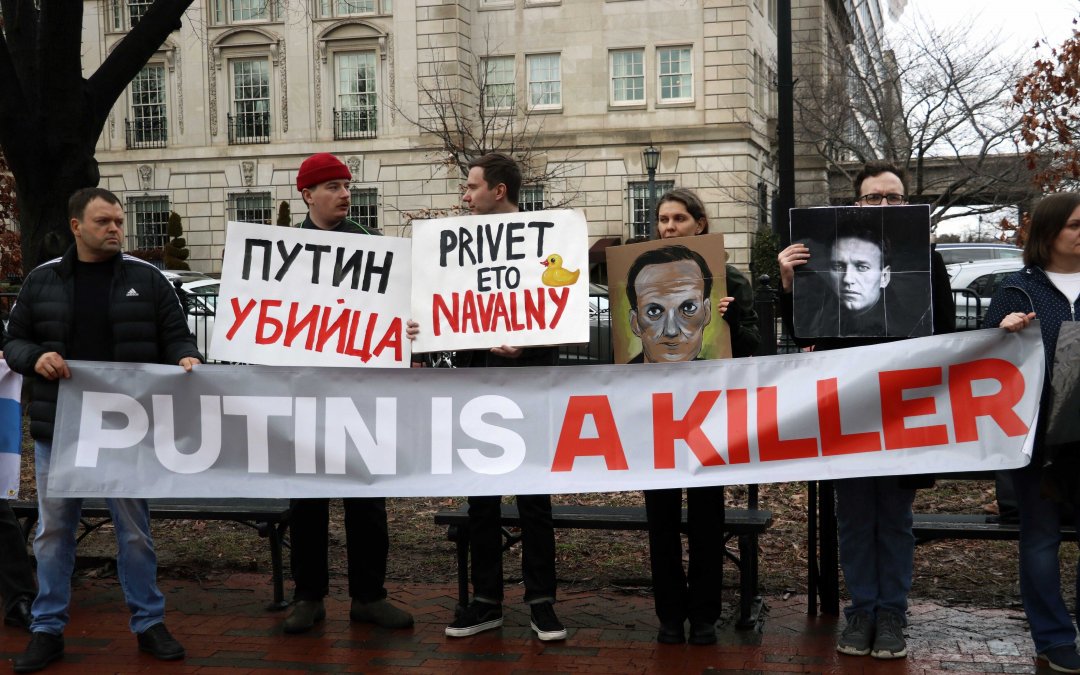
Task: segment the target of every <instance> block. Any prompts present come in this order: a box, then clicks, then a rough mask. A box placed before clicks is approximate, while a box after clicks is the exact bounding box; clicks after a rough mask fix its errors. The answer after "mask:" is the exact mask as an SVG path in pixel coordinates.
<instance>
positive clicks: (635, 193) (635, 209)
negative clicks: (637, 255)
mask: <svg viewBox="0 0 1080 675" xmlns="http://www.w3.org/2000/svg"><path fill="white" fill-rule="evenodd" d="M674 187H675V181H673V180H658V181H655V185H654V190H655V191H654V192H653V198H654V199H656V200H657V201H659V199H660V197H661V196H663V194H664V193H665V192H667V191H668V190H671V189H673V188H674ZM627 192H628V194H627V199H628V200H629V206H630V227H631V232H632V234H633V236H635V237H648V236H650V235H651V234H652V233H651V232H649V182H648V181H635V182H632V183H630V184H629V185H628V186H627Z"/></svg>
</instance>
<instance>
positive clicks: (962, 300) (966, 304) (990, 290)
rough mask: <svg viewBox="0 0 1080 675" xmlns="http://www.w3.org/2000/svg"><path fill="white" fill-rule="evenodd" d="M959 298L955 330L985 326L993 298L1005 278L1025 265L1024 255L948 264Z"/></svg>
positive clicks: (954, 292) (954, 288)
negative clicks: (983, 320)
mask: <svg viewBox="0 0 1080 675" xmlns="http://www.w3.org/2000/svg"><path fill="white" fill-rule="evenodd" d="M945 267H946V269H948V270H949V284H950V285H951V286H952V289H953V298H954V299H955V300H956V329H957V330H968V329H973V328H982V319H983V316H985V315H986V309H987V308H988V307H989V306H990V298H992V297H993V296H994V291H996V290H997V287H998V286H999V285H1000V284H1001V282H1002V281H1004V279H1005V277H1007V276H1009V275H1010V274H1012V273H1013V272H1016V271H1017V270H1019V269H1021V268H1023V267H1024V261H1023V260H1022V259H1021V258H1007V259H994V260H978V261H975V262H967V263H954V264H952V265H946V266H945Z"/></svg>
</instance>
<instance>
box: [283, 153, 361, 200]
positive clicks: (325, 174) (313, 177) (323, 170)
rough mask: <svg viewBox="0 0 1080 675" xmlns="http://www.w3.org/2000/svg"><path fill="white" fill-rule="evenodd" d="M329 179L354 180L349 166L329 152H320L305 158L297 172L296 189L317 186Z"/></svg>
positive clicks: (300, 189) (301, 189) (302, 189)
mask: <svg viewBox="0 0 1080 675" xmlns="http://www.w3.org/2000/svg"><path fill="white" fill-rule="evenodd" d="M328 180H352V173H350V172H349V167H347V166H345V163H344V162H342V161H341V160H340V159H338V158H337V157H334V156H333V155H331V154H330V153H329V152H320V153H317V154H314V155H312V156H311V157H308V158H307V159H305V160H304V163H303V164H301V165H300V172H299V173H297V174H296V189H297V190H299V191H301V192H303V191H304V189H305V188H311V187H315V186H316V185H318V184H319V183H325V182H326V181H328Z"/></svg>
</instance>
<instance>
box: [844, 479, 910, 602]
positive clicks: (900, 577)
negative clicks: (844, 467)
mask: <svg viewBox="0 0 1080 675" xmlns="http://www.w3.org/2000/svg"><path fill="white" fill-rule="evenodd" d="M914 501H915V490H913V489H911V488H903V487H900V485H899V483H898V482H897V477H896V476H878V477H871V478H848V479H845V480H838V481H836V520H837V525H838V535H839V539H840V567H841V568H842V569H843V570H844V583H845V585H847V589H848V594H849V595H850V596H851V604H850V605H848V606H847V607H845V608H844V616H846V617H849V618H850V617H851V615H852V614H855V613H856V612H866V613H868V614H870V615H871V616H877V614H878V612H880V611H882V610H885V611H888V612H892V613H894V614H898V615H900V616H901V617H904V616H905V614H906V613H907V598H908V593H909V592H910V591H911V574H912V567H913V566H914V563H915V536H914V535H913V534H912V532H911V524H912V519H913V516H912V514H911V504H912V502H914Z"/></svg>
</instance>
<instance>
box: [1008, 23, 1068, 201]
mask: <svg viewBox="0 0 1080 675" xmlns="http://www.w3.org/2000/svg"><path fill="white" fill-rule="evenodd" d="M1077 23H1078V22H1077V20H1076V19H1073V26H1074V27H1073V34H1072V37H1070V38H1068V39H1067V40H1065V41H1064V42H1063V43H1062V44H1061V46H1059V47H1056V48H1051V49H1050V54H1049V56H1047V57H1044V58H1040V59H1038V60H1037V61H1035V63H1034V65H1033V66H1032V67H1031V70H1030V71H1028V72H1027V73H1025V74H1024V75H1023V77H1021V78H1020V80H1019V81H1018V82H1017V84H1016V92H1015V98H1014V100H1015V102H1016V104H1017V105H1018V106H1019V107H1020V108H1021V111H1022V113H1023V117H1022V119H1021V125H1022V129H1023V138H1024V145H1025V147H1026V148H1027V150H1028V153H1027V159H1028V166H1029V167H1030V168H1032V169H1035V170H1036V171H1037V173H1036V178H1035V180H1036V182H1037V183H1038V184H1039V186H1040V187H1043V188H1045V189H1047V190H1054V189H1076V188H1077V186H1080V147H1078V145H1077V139H1080V112H1078V110H1080V29H1077V28H1076V25H1077ZM1035 47H1036V49H1039V48H1040V47H1046V44H1045V42H1043V43H1040V44H1037V45H1035Z"/></svg>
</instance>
